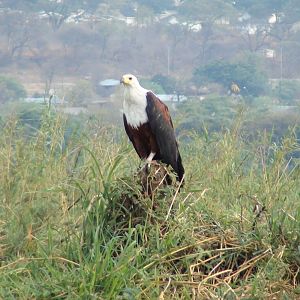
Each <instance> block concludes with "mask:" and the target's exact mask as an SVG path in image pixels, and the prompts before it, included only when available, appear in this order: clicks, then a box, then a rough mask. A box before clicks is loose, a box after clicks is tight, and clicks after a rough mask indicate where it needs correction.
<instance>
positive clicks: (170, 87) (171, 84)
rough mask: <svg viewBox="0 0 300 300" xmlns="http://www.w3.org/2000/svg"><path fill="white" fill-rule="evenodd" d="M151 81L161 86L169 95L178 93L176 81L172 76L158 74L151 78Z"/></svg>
mask: <svg viewBox="0 0 300 300" xmlns="http://www.w3.org/2000/svg"><path fill="white" fill-rule="evenodd" d="M151 81H153V82H155V83H157V84H159V85H161V86H162V88H163V89H164V91H165V92H166V93H167V94H173V93H174V91H176V86H177V83H176V80H175V79H174V78H172V77H170V76H164V75H161V74H156V75H154V76H153V77H152V78H151Z"/></svg>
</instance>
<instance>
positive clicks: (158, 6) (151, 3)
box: [137, 0, 174, 13]
mask: <svg viewBox="0 0 300 300" xmlns="http://www.w3.org/2000/svg"><path fill="white" fill-rule="evenodd" d="M137 4H138V5H144V6H148V7H150V8H151V9H153V10H154V11H155V12H156V13H157V12H161V11H164V10H168V9H171V8H173V6H174V1H173V0H163V1H161V0H137Z"/></svg>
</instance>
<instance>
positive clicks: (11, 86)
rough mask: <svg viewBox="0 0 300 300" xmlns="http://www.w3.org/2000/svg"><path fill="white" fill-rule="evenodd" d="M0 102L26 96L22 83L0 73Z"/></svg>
mask: <svg viewBox="0 0 300 300" xmlns="http://www.w3.org/2000/svg"><path fill="white" fill-rule="evenodd" d="M0 91H1V93H0V102H1V103H5V102H8V101H14V100H19V99H20V98H24V97H26V91H25V89H24V87H23V85H22V84H20V83H19V82H18V81H17V80H15V79H13V78H9V77H6V76H3V75H0Z"/></svg>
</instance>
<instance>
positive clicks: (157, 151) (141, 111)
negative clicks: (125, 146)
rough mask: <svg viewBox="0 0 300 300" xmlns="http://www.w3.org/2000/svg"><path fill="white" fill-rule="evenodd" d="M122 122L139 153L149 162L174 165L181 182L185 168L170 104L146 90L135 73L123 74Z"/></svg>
mask: <svg viewBox="0 0 300 300" xmlns="http://www.w3.org/2000/svg"><path fill="white" fill-rule="evenodd" d="M120 82H121V83H122V84H123V85H124V88H125V89H124V102H123V121H124V126H125V130H126V133H127V135H128V137H129V139H130V141H131V142H132V144H133V146H134V148H135V150H136V152H137V154H138V155H139V157H140V158H141V159H145V160H146V162H147V163H151V161H152V160H158V161H161V162H163V163H165V164H167V165H171V166H172V168H173V169H174V171H175V173H176V174H177V176H176V178H177V180H178V181H179V182H183V177H184V168H183V165H182V161H181V156H180V153H179V150H178V144H177V141H176V138H175V132H174V127H173V123H172V119H171V116H170V113H169V110H168V107H167V106H166V105H165V104H164V103H163V102H162V101H161V100H160V99H159V98H158V97H157V96H156V95H155V94H154V93H153V92H151V91H149V90H147V89H144V88H143V87H141V85H140V84H139V81H138V80H137V78H136V77H135V76H134V75H132V74H126V75H123V76H122V78H121V81H120Z"/></svg>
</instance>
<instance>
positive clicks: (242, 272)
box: [0, 109, 300, 299]
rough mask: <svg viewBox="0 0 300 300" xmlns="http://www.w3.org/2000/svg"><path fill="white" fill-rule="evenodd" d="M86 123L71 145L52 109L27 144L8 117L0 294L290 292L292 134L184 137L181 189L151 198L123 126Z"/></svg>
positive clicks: (294, 213)
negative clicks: (274, 139)
mask: <svg viewBox="0 0 300 300" xmlns="http://www.w3.org/2000/svg"><path fill="white" fill-rule="evenodd" d="M92 125H93V126H92V128H94V130H93V131H92V132H90V131H89V130H87V128H85V129H84V132H82V134H80V135H77V136H76V135H74V136H72V138H71V139H70V141H69V143H68V144H67V145H66V147H63V144H64V131H65V117H64V116H60V115H56V116H54V115H49V111H48V110H47V109H46V110H45V111H44V112H43V118H42V126H41V127H40V130H39V131H38V132H37V135H36V136H35V137H33V138H31V139H28V138H27V137H26V136H23V135H22V128H21V127H20V126H18V119H16V118H14V117H12V118H10V119H9V120H8V121H7V123H6V124H5V126H4V127H3V128H2V133H1V135H0V140H1V143H0V148H1V149H0V151H1V153H2V154H3V155H1V156H0V166H1V170H2V171H1V174H0V195H1V197H0V199H1V210H0V217H1V223H0V238H1V241H2V242H1V246H0V256H1V278H0V297H1V298H3V299H11V298H24V299H31V298H44V299H45V298H66V299H71V298H72V299H87V298H97V299H118V298H120V299H143V298H147V299H158V298H159V297H160V299H192V297H196V298H199V299H205V298H207V295H209V298H223V299H226V298H228V299H231V298H232V299H235V298H236V297H238V298H246V297H247V298H255V299H256V298H265V299H267V298H274V297H281V298H286V299H293V298H296V297H297V294H296V293H297V290H296V288H297V284H298V283H299V281H300V278H299V272H298V270H299V268H300V261H299V249H298V246H299V241H300V236H299V224H300V223H299V222H300V207H299V201H298V199H299V193H300V190H299V187H300V182H299V178H300V177H299V168H298V167H299V166H298V167H294V168H290V167H289V166H290V165H289V164H290V162H288V161H287V160H286V159H285V157H286V155H288V154H289V153H290V152H291V151H295V150H299V149H300V145H299V144H298V143H297V141H296V139H295V137H294V136H293V134H290V135H289V136H286V137H285V138H284V139H283V140H282V141H281V142H280V143H278V144H274V143H270V140H269V139H268V136H266V135H262V136H261V137H260V138H259V139H258V140H257V141H256V142H253V143H251V144H249V143H247V142H245V141H244V140H243V138H242V136H241V135H240V134H239V131H240V127H239V124H238V123H237V124H236V125H235V126H233V127H232V129H231V130H228V131H227V132H225V133H223V134H220V135H210V136H204V137H201V136H198V135H196V134H193V133H191V132H189V133H188V137H189V139H190V141H189V143H188V144H186V145H184V144H182V143H180V148H181V151H182V154H183V155H182V156H183V157H184V164H185V166H186V171H187V173H186V183H185V187H184V188H183V189H182V190H181V191H180V193H176V192H175V191H174V190H172V189H165V190H163V192H162V193H161V195H160V196H159V197H156V198H154V199H150V198H144V197H142V196H141V195H140V194H139V191H140V190H139V185H138V183H137V182H136V180H135V179H134V177H133V176H132V174H134V173H135V170H136V167H137V166H138V163H139V162H138V159H137V157H136V154H135V153H134V151H132V147H131V146H130V147H128V146H127V141H126V143H125V140H123V139H119V138H116V137H117V136H119V133H118V129H116V128H103V127H102V128H97V126H96V124H92ZM95 128H97V129H98V130H96V132H95ZM174 192H175V193H174ZM133 197H138V198H133ZM128 198H129V199H132V200H133V199H135V200H134V201H137V202H136V204H135V205H134V206H131V207H130V206H126V205H125V204H126V203H125V202H124V201H125V200H126V199H128ZM153 201H155V203H156V204H157V207H156V208H153ZM137 208H139V210H137Z"/></svg>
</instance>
